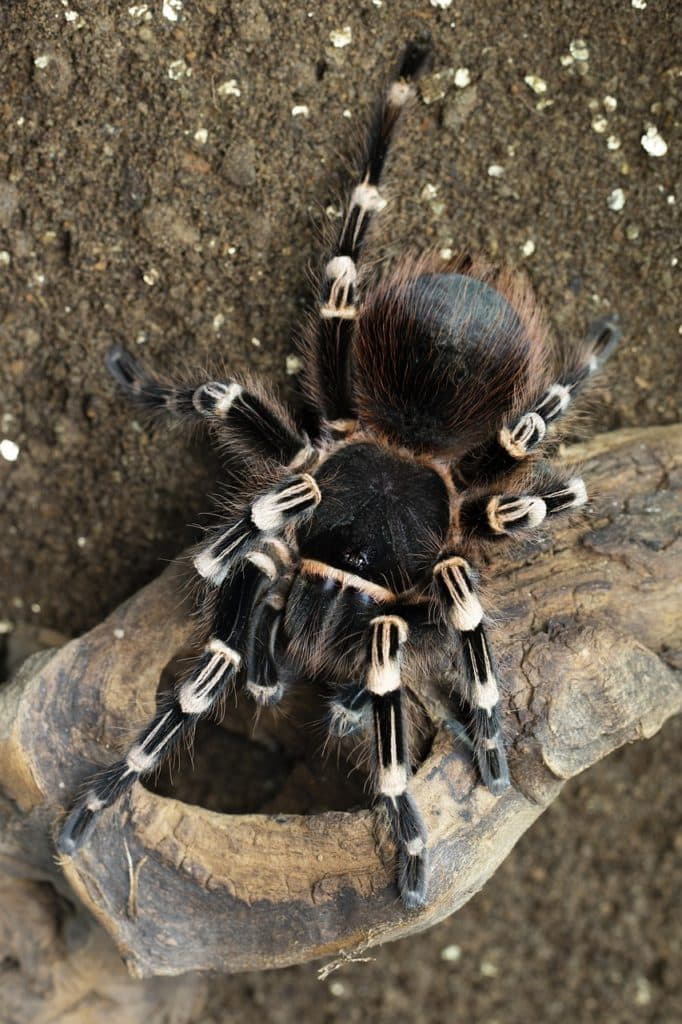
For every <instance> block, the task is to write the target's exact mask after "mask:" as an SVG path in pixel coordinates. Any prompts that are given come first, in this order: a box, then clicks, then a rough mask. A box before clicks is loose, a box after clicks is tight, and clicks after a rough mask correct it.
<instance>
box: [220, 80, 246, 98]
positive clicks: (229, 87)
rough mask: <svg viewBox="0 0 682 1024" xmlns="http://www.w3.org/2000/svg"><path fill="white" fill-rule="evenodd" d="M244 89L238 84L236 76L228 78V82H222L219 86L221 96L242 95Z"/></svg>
mask: <svg viewBox="0 0 682 1024" xmlns="http://www.w3.org/2000/svg"><path fill="white" fill-rule="evenodd" d="M241 94H242V91H241V89H240V88H239V86H238V85H237V79H236V78H228V80H227V81H226V82H222V83H221V84H220V85H219V86H218V95H219V96H241Z"/></svg>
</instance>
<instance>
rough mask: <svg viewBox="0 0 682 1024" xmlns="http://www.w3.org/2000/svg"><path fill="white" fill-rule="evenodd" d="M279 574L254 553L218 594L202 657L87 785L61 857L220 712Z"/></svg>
mask: <svg viewBox="0 0 682 1024" xmlns="http://www.w3.org/2000/svg"><path fill="white" fill-rule="evenodd" d="M280 573H281V566H279V565H278V564H277V562H276V561H275V559H274V558H271V557H270V556H269V555H266V554H265V553H264V552H252V553H250V554H248V555H247V556H246V557H245V558H244V559H242V560H241V561H240V562H239V563H238V564H237V565H236V566H235V567H234V570H233V572H232V573H231V575H230V577H229V579H227V580H226V581H225V583H224V584H223V586H222V587H221V589H220V592H219V594H218V598H217V602H216V607H215V613H214V618H213V628H212V632H211V635H210V637H209V639H208V640H207V642H206V643H205V645H204V648H203V650H202V652H201V654H199V656H198V657H197V659H196V660H195V662H194V664H193V665H192V667H191V668H190V670H189V672H188V673H187V674H186V675H185V676H184V678H183V679H182V680H181V681H180V682H179V684H178V686H177V688H176V690H175V692H174V693H173V695H172V697H171V699H170V701H166V702H164V703H162V704H161V705H160V706H159V708H158V710H157V712H156V714H155V716H154V717H153V718H152V720H151V722H149V724H148V725H146V726H145V728H144V729H142V731H141V732H140V733H139V734H138V736H137V739H136V740H135V742H134V744H133V745H132V746H131V747H130V749H129V750H128V753H127V754H126V755H125V757H123V758H122V759H121V760H120V761H117V762H116V763H115V764H113V765H111V766H109V767H108V768H106V769H105V770H104V771H101V772H97V773H96V774H95V775H93V776H92V778H91V779H90V780H89V781H88V783H87V788H86V791H85V793H84V795H83V797H82V798H81V799H80V800H79V801H78V802H77V803H76V805H75V806H74V807H73V809H72V810H71V812H70V814H69V815H68V817H67V819H66V821H65V822H64V825H63V826H62V829H61V832H60V834H59V837H58V840H57V848H58V850H59V852H60V853H63V854H67V855H72V854H73V853H75V852H76V850H78V849H79V848H80V847H81V846H82V845H83V844H84V843H85V842H86V841H87V839H88V837H89V836H90V834H91V833H92V831H93V829H94V827H95V825H96V823H97V818H98V816H99V815H100V814H101V812H102V811H103V810H104V809H105V808H106V807H109V806H111V804H113V803H115V802H116V801H117V800H118V799H120V797H121V796H123V794H124V793H126V792H127V791H128V790H129V789H130V788H131V787H132V786H133V784H134V783H135V782H137V780H138V779H140V778H142V777H144V776H146V775H148V774H149V773H150V772H153V771H154V770H155V769H156V768H158V767H159V765H160V764H161V762H162V761H163V760H164V759H165V758H166V757H167V756H168V754H169V753H170V752H171V751H172V750H173V748H174V747H175V746H176V745H177V744H178V742H179V741H180V740H181V739H183V738H186V737H187V736H188V734H189V733H191V730H192V729H193V728H194V726H195V725H196V723H197V721H198V720H199V719H200V718H202V717H204V716H205V715H207V714H210V713H211V712H212V711H214V710H215V709H216V708H217V706H218V705H219V703H220V701H221V699H222V698H223V697H224V696H225V694H226V693H227V692H228V691H229V689H230V687H231V686H232V685H233V684H234V683H235V681H236V679H237V676H238V674H239V673H240V671H241V668H242V664H243V662H244V660H245V658H246V657H247V655H248V651H249V643H250V639H249V634H250V630H251V617H252V611H253V609H254V607H255V606H256V607H257V606H258V603H259V601H260V600H261V599H262V595H263V591H264V590H267V589H269V588H270V587H271V585H272V582H273V581H274V580H275V579H276V578H277V576H278V575H279V574H280ZM270 703H272V701H270Z"/></svg>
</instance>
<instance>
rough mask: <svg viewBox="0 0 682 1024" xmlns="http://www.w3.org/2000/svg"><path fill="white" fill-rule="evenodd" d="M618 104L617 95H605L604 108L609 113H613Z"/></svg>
mask: <svg viewBox="0 0 682 1024" xmlns="http://www.w3.org/2000/svg"><path fill="white" fill-rule="evenodd" d="M617 106H618V100H617V99H616V97H615V96H605V97H604V110H606V111H607V112H608V113H609V114H612V113H613V112H614V110H615V109H616V107H617Z"/></svg>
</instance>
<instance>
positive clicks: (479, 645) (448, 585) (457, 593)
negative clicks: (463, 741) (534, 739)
mask: <svg viewBox="0 0 682 1024" xmlns="http://www.w3.org/2000/svg"><path fill="white" fill-rule="evenodd" d="M433 577H434V581H435V583H436V589H437V593H438V598H439V604H440V607H441V610H442V613H443V615H444V617H445V619H446V621H447V623H448V624H449V626H450V627H451V628H452V629H454V630H455V631H456V632H457V633H458V635H459V637H460V640H461V643H462V652H463V668H464V680H465V690H464V693H462V694H461V697H462V702H463V704H464V707H465V710H466V711H468V713H469V714H468V721H467V728H468V731H469V733H470V735H471V739H472V741H473V746H474V753H475V756H476V762H477V764H478V769H479V772H480V774H481V778H482V779H483V782H484V783H485V785H486V786H487V787H488V789H489V790H490V791H491V792H492V793H495V794H498V793H501V792H502V791H503V790H504V789H506V788H507V786H508V785H509V770H508V768H507V757H506V754H505V749H504V741H503V737H502V730H501V725H500V703H499V688H498V684H497V676H496V670H495V663H494V659H493V655H492V652H491V649H490V644H489V642H488V638H487V635H486V631H485V627H484V625H483V609H482V607H481V602H480V601H479V599H478V595H477V593H476V586H475V574H474V572H473V570H472V568H471V566H470V565H469V563H468V562H467V561H466V560H465V559H464V558H461V557H460V556H459V555H450V556H448V557H446V558H444V559H442V560H441V561H439V562H438V564H437V565H436V566H435V568H434V570H433Z"/></svg>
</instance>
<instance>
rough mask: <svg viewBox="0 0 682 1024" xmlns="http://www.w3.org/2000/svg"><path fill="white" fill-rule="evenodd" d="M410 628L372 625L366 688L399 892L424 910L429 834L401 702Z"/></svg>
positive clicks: (391, 621)
mask: <svg viewBox="0 0 682 1024" xmlns="http://www.w3.org/2000/svg"><path fill="white" fill-rule="evenodd" d="M406 640H407V624H406V623H405V621H404V620H403V619H401V618H399V617H398V616H396V615H380V616H377V618H375V619H373V620H372V622H371V624H370V639H369V651H368V667H367V679H366V684H365V685H366V688H367V690H368V692H369V693H370V694H371V696H372V710H373V717H374V735H375V744H376V781H375V785H376V791H377V795H378V797H379V800H380V801H381V803H382V805H383V806H384V807H385V808H386V811H387V813H388V818H389V822H390V824H391V829H392V832H393V836H394V839H395V843H396V846H397V848H398V890H399V892H400V896H401V899H402V901H403V903H404V904H405V906H406V907H408V908H414V907H420V906H423V905H424V903H425V901H426V890H427V884H428V849H427V832H426V827H425V826H424V823H423V821H422V818H421V815H420V814H419V810H418V809H417V806H416V804H415V802H414V800H413V798H412V796H411V795H410V793H409V792H408V780H409V777H410V774H411V769H410V757H409V749H408V743H407V736H406V729H405V720H404V713H403V707H402V698H401V680H400V660H401V648H402V646H403V644H404V643H405V641H406Z"/></svg>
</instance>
